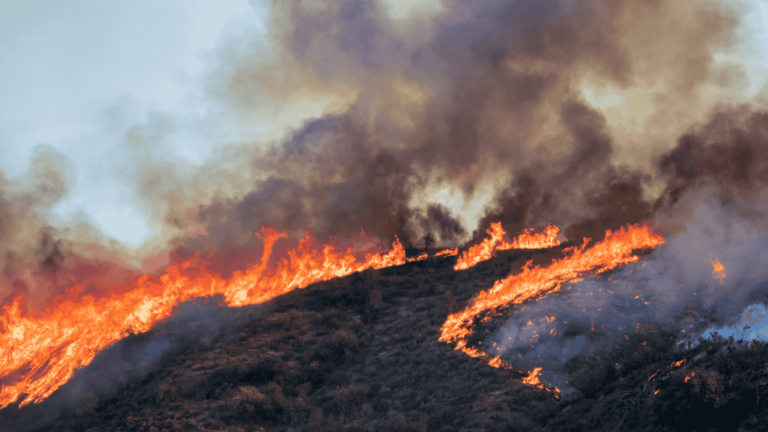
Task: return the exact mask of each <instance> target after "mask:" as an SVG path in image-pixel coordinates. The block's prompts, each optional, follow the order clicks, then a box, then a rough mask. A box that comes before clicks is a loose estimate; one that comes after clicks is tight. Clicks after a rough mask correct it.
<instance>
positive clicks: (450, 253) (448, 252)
mask: <svg viewBox="0 0 768 432" xmlns="http://www.w3.org/2000/svg"><path fill="white" fill-rule="evenodd" d="M458 254H459V248H454V249H446V250H444V251H440V252H438V253H436V254H435V256H436V257H439V256H454V255H458Z"/></svg>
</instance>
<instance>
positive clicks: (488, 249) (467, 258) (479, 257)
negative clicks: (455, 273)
mask: <svg viewBox="0 0 768 432" xmlns="http://www.w3.org/2000/svg"><path fill="white" fill-rule="evenodd" d="M486 232H487V233H488V235H489V236H491V237H490V238H487V239H485V240H483V241H482V243H480V244H476V245H474V246H472V247H471V248H469V250H467V251H464V253H463V254H462V255H461V256H460V257H459V260H458V261H457V262H456V265H455V266H453V269H454V270H466V269H468V268H470V267H473V266H475V265H476V264H477V263H479V262H481V261H485V260H487V259H490V258H491V255H493V250H494V248H495V247H496V243H498V242H500V241H501V239H502V238H503V237H504V230H503V229H502V228H501V223H500V222H494V223H492V224H491V227H490V228H488V230H487V231H486Z"/></svg>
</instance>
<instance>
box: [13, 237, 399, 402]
mask: <svg viewBox="0 0 768 432" xmlns="http://www.w3.org/2000/svg"><path fill="white" fill-rule="evenodd" d="M257 235H259V237H260V238H261V239H262V241H263V242H264V253H263V255H262V258H261V263H260V264H259V265H256V266H253V267H251V268H249V269H247V270H246V271H245V272H236V273H235V274H234V275H233V276H232V277H231V278H230V279H229V280H223V279H221V278H220V277H219V276H217V275H214V274H211V273H210V272H209V271H208V270H207V269H205V268H202V267H200V266H195V265H193V264H191V263H189V262H186V263H184V264H182V265H181V266H179V267H176V266H174V267H170V268H168V270H167V271H166V273H165V275H163V276H161V277H159V278H153V277H150V276H147V275H145V276H142V277H141V278H139V279H138V280H136V281H135V282H134V286H133V288H132V289H130V290H128V291H127V292H125V293H123V294H119V295H113V296H112V297H110V298H104V299H98V300H97V299H95V298H94V297H92V296H84V297H82V298H80V299H78V300H77V301H65V302H63V303H61V304H59V305H57V306H55V307H53V308H51V309H49V310H48V311H47V312H46V315H44V316H42V317H33V316H24V314H22V312H21V310H22V307H21V304H22V303H23V299H22V298H15V299H14V300H13V302H12V303H11V304H10V305H6V306H4V307H3V310H4V313H3V315H2V316H0V325H2V334H0V359H2V363H0V378H2V379H3V381H2V382H3V384H2V387H0V408H5V407H6V406H8V405H9V404H11V403H13V402H15V401H16V400H17V399H18V398H19V396H20V395H21V394H27V397H26V398H25V399H24V400H23V401H22V402H21V404H20V406H24V405H27V404H29V403H31V402H35V403H39V402H41V401H42V400H43V399H45V398H46V397H48V396H50V395H51V394H52V393H53V392H54V391H55V390H56V389H58V388H59V387H61V386H62V385H63V384H64V383H66V382H67V381H68V380H69V379H70V378H71V377H72V375H73V373H74V371H75V370H76V369H78V368H81V367H83V366H86V365H88V364H90V362H91V361H92V360H93V358H94V357H95V356H96V354H97V353H98V352H99V351H101V350H103V349H104V348H107V347H108V346H110V345H112V344H113V343H115V342H116V341H117V340H119V339H121V338H124V337H126V336H128V335H130V334H132V333H141V332H145V331H147V330H149V329H150V328H151V327H152V326H153V325H154V324H155V323H157V322H158V321H160V320H162V319H164V318H166V317H168V316H169V315H170V314H171V312H172V310H173V308H174V307H175V306H177V305H179V304H180V303H183V302H185V301H187V300H189V299H192V298H196V297H202V296H211V295H216V294H220V295H223V297H224V301H225V302H226V304H227V305H229V306H244V305H250V304H257V303H262V302H265V301H267V300H270V299H272V298H274V297H277V296H279V295H281V294H284V293H287V292H289V291H291V290H293V289H296V288H304V287H306V286H307V285H310V284H312V283H314V282H319V281H323V280H328V279H332V278H335V277H340V276H346V275H349V274H351V273H355V272H358V271H362V270H365V269H367V268H374V269H381V268H384V267H390V266H395V265H401V264H404V263H405V250H404V249H403V246H402V245H401V244H400V242H399V241H398V240H397V239H395V242H394V244H393V245H392V251H390V252H389V253H387V254H384V255H381V254H373V255H371V254H368V255H366V257H365V260H364V261H362V262H358V261H357V260H356V258H355V257H354V256H353V255H351V254H350V253H349V251H348V252H347V253H346V254H344V253H338V252H336V251H334V249H333V247H331V246H325V247H323V248H322V250H320V249H319V248H318V247H317V245H316V242H315V240H314V238H312V237H311V236H310V235H309V234H308V233H307V234H306V235H305V238H304V239H302V240H300V241H299V244H298V246H297V247H296V248H295V249H293V250H291V251H289V252H288V258H283V259H282V260H280V261H279V262H278V264H277V266H276V267H275V269H274V270H273V271H271V272H266V270H267V262H268V261H269V258H270V255H271V254H272V247H273V246H274V244H275V242H276V241H277V240H278V239H280V238H285V237H287V236H286V234H285V233H278V232H277V231H275V230H274V229H271V228H262V230H261V233H260V234H257ZM77 288H78V287H73V289H77ZM12 377H13V378H12Z"/></svg>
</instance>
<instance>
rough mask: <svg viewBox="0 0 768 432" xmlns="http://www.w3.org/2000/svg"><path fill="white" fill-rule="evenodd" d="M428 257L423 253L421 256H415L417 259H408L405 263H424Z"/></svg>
mask: <svg viewBox="0 0 768 432" xmlns="http://www.w3.org/2000/svg"><path fill="white" fill-rule="evenodd" d="M428 256H429V255H427V253H426V252H425V253H423V254H421V255H419V256H417V257H413V258H408V259H407V260H406V261H407V262H416V261H424V260H425V259H427V257H428Z"/></svg>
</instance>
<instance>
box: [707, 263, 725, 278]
mask: <svg viewBox="0 0 768 432" xmlns="http://www.w3.org/2000/svg"><path fill="white" fill-rule="evenodd" d="M710 262H711V263H712V277H714V278H715V279H717V280H719V281H720V283H723V279H725V267H724V266H723V265H722V264H721V263H720V260H718V259H717V258H715V260H714V261H710Z"/></svg>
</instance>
